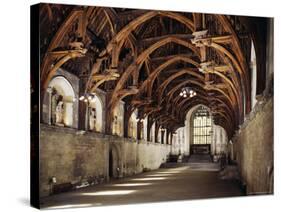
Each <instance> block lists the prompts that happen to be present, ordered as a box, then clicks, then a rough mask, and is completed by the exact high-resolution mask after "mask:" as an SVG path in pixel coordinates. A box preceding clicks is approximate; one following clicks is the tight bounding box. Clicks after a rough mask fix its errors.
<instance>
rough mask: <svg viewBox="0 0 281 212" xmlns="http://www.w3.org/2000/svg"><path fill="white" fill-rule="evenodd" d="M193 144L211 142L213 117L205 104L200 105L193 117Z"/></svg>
mask: <svg viewBox="0 0 281 212" xmlns="http://www.w3.org/2000/svg"><path fill="white" fill-rule="evenodd" d="M191 136H192V139H191V144H211V142H212V118H211V115H210V113H209V111H208V109H207V108H206V107H205V106H199V107H198V108H197V110H195V111H194V112H193V114H192V117H191Z"/></svg>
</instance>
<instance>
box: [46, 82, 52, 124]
mask: <svg viewBox="0 0 281 212" xmlns="http://www.w3.org/2000/svg"><path fill="white" fill-rule="evenodd" d="M46 91H47V95H48V96H47V98H48V103H47V104H48V116H47V121H48V125H51V124H52V121H51V117H52V92H53V88H51V87H48V88H47V90H46Z"/></svg>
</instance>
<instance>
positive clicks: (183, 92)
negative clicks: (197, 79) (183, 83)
mask: <svg viewBox="0 0 281 212" xmlns="http://www.w3.org/2000/svg"><path fill="white" fill-rule="evenodd" d="M196 95H197V93H196V92H195V91H194V90H192V89H191V88H189V87H184V88H182V89H181V92H180V96H182V97H184V98H186V97H190V98H191V97H194V96H196Z"/></svg>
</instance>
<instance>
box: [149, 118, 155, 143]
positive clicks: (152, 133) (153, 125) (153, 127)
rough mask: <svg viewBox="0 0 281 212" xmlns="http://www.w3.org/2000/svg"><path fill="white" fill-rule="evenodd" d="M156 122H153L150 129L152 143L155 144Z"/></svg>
mask: <svg viewBox="0 0 281 212" xmlns="http://www.w3.org/2000/svg"><path fill="white" fill-rule="evenodd" d="M155 125H156V124H155V122H153V124H152V125H151V128H150V139H149V140H150V141H151V142H153V143H154V142H155Z"/></svg>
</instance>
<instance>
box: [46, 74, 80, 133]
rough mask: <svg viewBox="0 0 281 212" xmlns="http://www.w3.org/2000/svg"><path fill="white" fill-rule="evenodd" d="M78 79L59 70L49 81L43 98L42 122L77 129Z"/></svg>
mask: <svg viewBox="0 0 281 212" xmlns="http://www.w3.org/2000/svg"><path fill="white" fill-rule="evenodd" d="M78 93H79V79H78V77H76V76H74V75H73V74H70V73H69V72H67V71H65V70H63V69H59V70H58V71H57V73H56V75H55V76H54V77H53V78H52V79H51V81H50V82H49V85H48V89H47V90H46V92H45V94H44V98H43V103H42V105H41V107H42V110H41V111H42V120H41V121H42V122H43V123H46V124H49V125H51V124H52V125H57V126H62V127H63V126H65V127H71V128H78V101H77V99H78Z"/></svg>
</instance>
